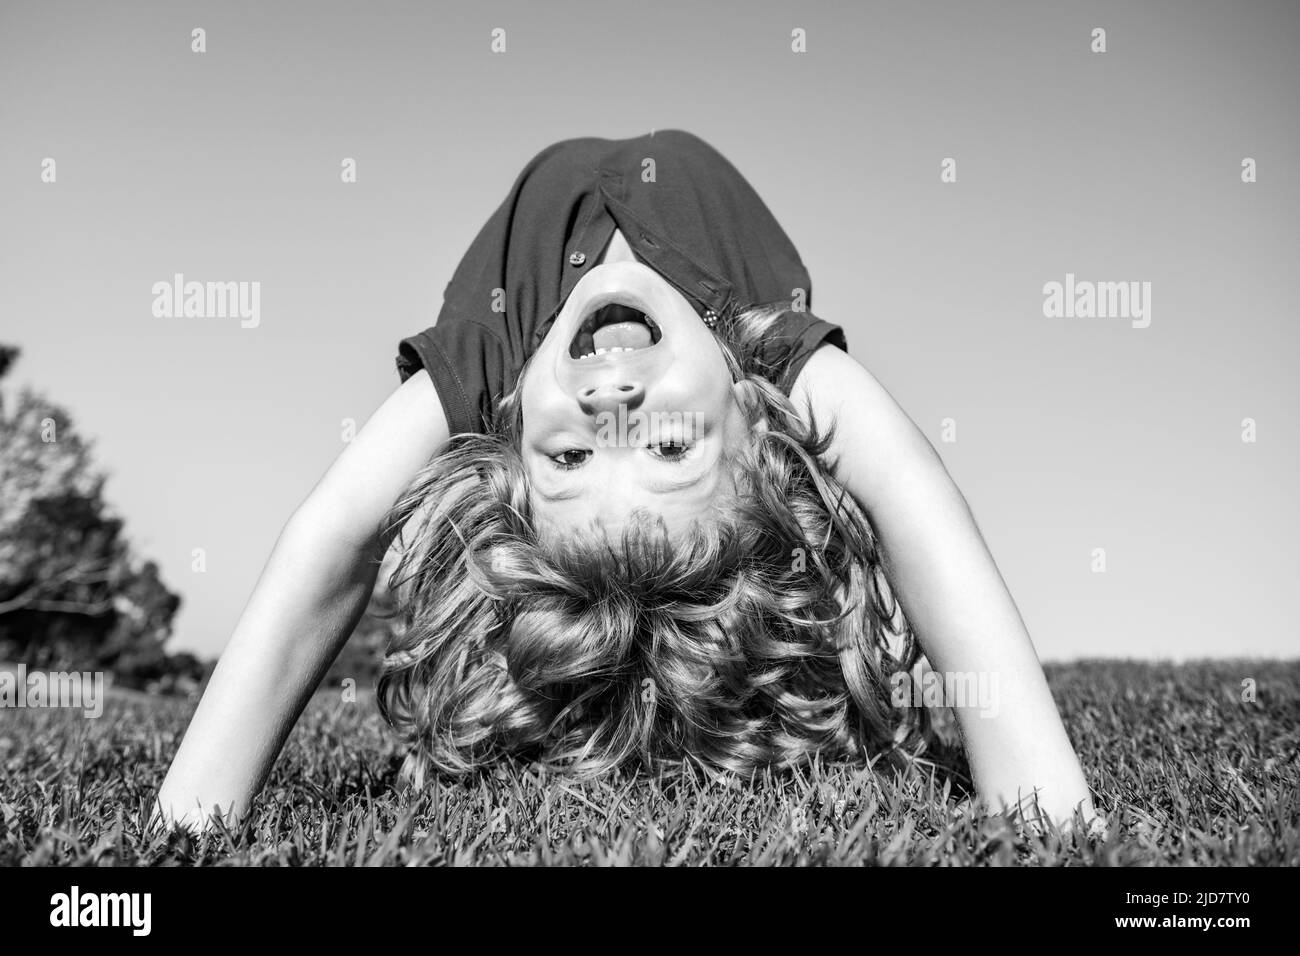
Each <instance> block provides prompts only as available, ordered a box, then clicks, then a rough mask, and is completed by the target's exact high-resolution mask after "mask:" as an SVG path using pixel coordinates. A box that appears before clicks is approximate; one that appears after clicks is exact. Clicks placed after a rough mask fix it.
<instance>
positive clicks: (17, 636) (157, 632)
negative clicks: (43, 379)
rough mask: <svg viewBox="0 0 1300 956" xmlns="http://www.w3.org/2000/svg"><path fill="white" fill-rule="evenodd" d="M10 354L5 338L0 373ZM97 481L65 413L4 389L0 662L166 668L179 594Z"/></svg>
mask: <svg viewBox="0 0 1300 956" xmlns="http://www.w3.org/2000/svg"><path fill="white" fill-rule="evenodd" d="M17 357H18V350H17V349H16V348H14V347H12V346H5V345H0V378H2V377H3V376H4V374H5V373H6V372H7V371H8V370H9V369H10V368H11V367H12V365H13V363H14V361H15V360H16V359H17ZM104 480H105V476H104V475H103V474H102V473H101V472H100V471H98V470H97V469H96V468H95V467H94V465H93V461H92V457H91V448H90V445H89V443H88V442H86V441H85V440H83V439H82V438H81V437H80V436H79V435H78V434H77V432H76V430H75V429H74V428H73V426H72V421H71V417H70V416H69V415H68V413H67V411H66V410H65V409H63V408H61V407H60V406H58V405H56V404H55V403H53V402H51V401H49V400H47V399H45V398H44V397H43V396H41V395H40V394H38V393H36V392H34V391H32V390H30V389H22V390H21V391H20V392H19V393H18V396H17V399H16V401H14V402H12V403H9V402H6V400H5V397H4V396H3V395H2V394H0V659H16V660H19V661H23V662H25V663H28V664H31V665H34V666H39V667H48V668H51V669H71V668H85V667H93V668H109V669H112V670H113V671H114V672H115V673H116V674H117V676H118V679H119V680H120V681H125V682H126V683H136V684H138V683H142V682H144V681H146V680H149V679H150V678H151V677H156V676H158V675H160V674H162V673H164V672H165V671H166V670H167V655H166V653H165V651H164V650H163V645H164V644H165V642H166V641H167V639H168V638H169V637H170V636H171V627H172V619H173V618H174V617H175V614H176V611H177V609H178V608H179V607H180V597H179V596H177V595H176V594H174V593H172V592H171V591H170V590H169V589H168V588H167V587H166V586H165V585H164V584H163V582H162V580H161V578H160V577H159V575H158V568H157V566H156V565H155V564H153V563H152V562H143V563H141V562H140V561H138V560H137V559H136V558H135V556H134V555H133V553H132V551H131V548H130V547H129V545H128V544H127V542H126V540H125V538H124V536H123V533H122V532H123V526H122V521H121V519H120V518H117V517H116V516H114V515H112V514H111V513H110V512H109V509H108V507H107V505H106V503H105V501H104V497H103V487H104Z"/></svg>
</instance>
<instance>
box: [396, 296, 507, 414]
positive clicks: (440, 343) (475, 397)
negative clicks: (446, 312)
mask: <svg viewBox="0 0 1300 956" xmlns="http://www.w3.org/2000/svg"><path fill="white" fill-rule="evenodd" d="M509 367H510V366H509V363H508V361H507V352H506V348H505V345H504V343H503V342H502V341H501V339H500V337H499V336H498V335H497V334H496V333H494V332H493V331H492V330H491V329H488V328H486V327H485V326H483V325H481V324H480V323H478V322H475V321H473V320H462V321H458V322H456V321H452V322H448V321H446V320H445V319H444V320H443V321H442V322H440V323H439V324H438V325H435V326H432V327H431V328H428V329H425V330H424V331H423V332H420V333H418V334H417V335H412V336H410V337H408V338H405V339H402V341H401V342H400V343H399V344H398V347H397V372H398V374H399V375H400V376H401V379H402V381H403V382H405V381H406V380H407V379H408V378H410V377H411V376H412V375H414V374H415V373H416V372H418V371H419V370H420V369H424V370H425V371H427V372H428V373H429V378H430V379H432V381H433V386H434V389H435V390H436V391H437V393H438V399H439V400H440V401H441V402H442V409H443V411H444V412H445V413H446V415H447V425H448V428H449V429H450V433H451V434H453V435H458V434H463V433H466V432H471V433H482V432H485V431H487V429H488V423H489V422H491V420H492V415H493V413H494V410H495V409H496V406H497V403H498V402H499V401H500V400H501V398H502V396H503V395H504V394H505V393H506V392H507V391H508V390H509V389H510V388H513V387H514V382H511V381H508V378H509V371H508V369H509Z"/></svg>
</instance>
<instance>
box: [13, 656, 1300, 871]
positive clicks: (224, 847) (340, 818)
mask: <svg viewBox="0 0 1300 956" xmlns="http://www.w3.org/2000/svg"><path fill="white" fill-rule="evenodd" d="M1048 676H1049V679H1050V681H1051V684H1052V688H1053V691H1054V692H1055V694H1056V698H1057V702H1058V703H1059V705H1060V707H1061V710H1062V713H1063V715H1064V717H1065V722H1066V726H1067V728H1068V729H1069V732H1070V737H1071V739H1072V740H1073V741H1074V743H1075V746H1076V748H1077V749H1078V751H1079V756H1080V758H1081V759H1082V761H1083V765H1084V769H1085V772H1086V773H1087V775H1088V779H1089V783H1090V785H1091V786H1092V788H1093V792H1094V793H1095V794H1096V796H1097V801H1098V805H1099V807H1100V808H1101V809H1102V810H1103V812H1105V813H1106V815H1107V817H1108V820H1109V832H1108V835H1107V836H1106V837H1105V838H1104V839H1103V838H1098V837H1082V836H1079V837H1076V836H1066V837H1061V836H1059V835H1056V834H1051V835H1046V836H1039V835H1036V834H1034V833H1032V832H1028V833H1026V832H1021V831H1020V828H1018V827H1016V826H1015V825H1014V824H1012V823H1011V822H1009V821H1006V820H1004V819H1001V818H989V819H972V818H970V817H964V816H959V815H954V813H953V811H952V809H951V808H952V807H953V806H955V804H956V802H957V797H958V796H959V795H960V791H961V790H962V786H963V783H962V780H961V779H960V778H959V777H956V776H950V775H949V774H950V773H951V772H950V771H938V770H935V769H934V768H933V767H930V768H926V767H917V768H916V769H915V770H914V771H911V772H908V773H893V772H890V773H889V774H888V775H878V774H876V773H874V772H872V771H871V770H869V769H867V768H863V767H853V766H842V765H833V766H825V767H814V768H810V769H808V770H806V771H804V772H801V773H791V774H785V775H772V774H767V775H760V776H757V777H755V778H754V779H743V780H738V779H730V780H728V779H708V778H706V777H705V776H704V775H702V774H701V773H699V772H698V771H694V772H692V771H685V772H681V773H674V774H671V775H664V776H661V777H659V778H650V777H647V776H645V775H628V776H621V777H616V778H606V779H601V780H597V781H594V782H582V783H575V782H571V781H566V780H564V779H563V778H560V777H557V776H554V775H545V774H541V773H539V772H538V771H536V770H534V769H532V768H529V767H527V766H524V765H508V766H506V765H503V766H500V767H497V768H496V769H494V770H491V771H488V772H486V773H484V774H483V775H482V776H480V777H478V778H476V779H473V780H470V781H461V782H458V781H437V782H435V783H434V784H431V785H430V786H429V787H428V788H427V789H426V790H425V791H423V792H419V793H412V792H409V791H408V792H403V791H402V790H401V788H400V786H399V783H398V772H397V771H398V767H399V766H400V762H401V754H400V753H399V751H398V750H397V748H396V747H395V746H394V742H393V741H392V739H391V737H390V736H389V734H388V733H387V730H386V728H385V726H384V725H383V723H382V722H381V721H380V719H379V717H378V716H377V714H376V713H375V711H374V707H373V704H372V703H370V702H369V701H368V700H366V701H365V702H363V703H358V704H350V705H349V704H343V703H340V702H339V701H338V700H337V698H335V697H332V696H330V695H328V694H323V695H321V696H319V697H318V698H317V699H316V700H315V701H314V702H313V704H312V705H311V707H310V708H309V710H308V713H307V715H306V716H305V717H304V719H303V720H302V722H301V723H300V724H299V726H298V727H297V729H296V730H295V731H294V734H293V736H292V738H291V739H290V742H289V745H288V747H287V748H286V751H285V754H284V756H283V757H282V758H281V760H280V762H279V763H278V764H277V765H276V769H275V772H274V774H273V776H272V778H271V781H270V783H269V784H268V787H267V789H266V791H265V793H264V794H263V797H262V799H261V801H260V803H259V804H258V811H257V813H256V814H255V815H254V816H253V818H251V819H250V821H249V823H248V826H247V827H246V828H245V829H244V830H242V831H241V832H238V833H213V834H211V835H207V836H204V837H201V838H197V839H196V838H191V837H189V836H187V835H185V834H181V833H176V834H170V835H167V834H159V833H142V827H141V823H142V821H143V820H144V819H145V817H146V816H147V813H146V810H147V808H148V805H149V801H150V798H151V795H152V794H153V792H154V790H155V789H156V788H157V786H158V784H159V783H160V782H161V780H162V778H163V775H164V774H165V772H166V769H167V765H168V762H169V760H170V758H171V756H172V754H173V753H174V751H175V749H176V745H177V743H178V741H179V738H180V735H181V733H182V731H183V729H184V727H185V722H186V719H187V717H188V715H189V712H190V707H189V705H185V704H181V703H179V702H176V701H168V700H154V699H150V698H143V697H139V696H131V697H126V696H119V697H114V698H113V699H111V700H110V701H109V704H108V707H107V709H106V711H105V713H104V716H103V717H102V718H100V719H98V720H87V719H84V718H82V717H81V716H79V714H78V713H75V712H65V711H36V710H21V711H17V710H0V865H17V864H36V865H50V864H80V865H93V864H99V865H109V864H151V865H152V864H176V863H200V864H218V863H220V864H242V865H259V864H270V865H285V864H289V865H293V864H359V863H367V864H411V863H415V864H531V863H544V864H592V865H599V864H661V863H668V864H687V865H694V864H712V865H735V864H920V865H935V864H957V865H968V864H975V865H1001V864H1011V863H1028V864H1038V865H1044V864H1050V865H1056V864H1090V863H1105V864H1138V865H1145V864H1238V865H1241V864H1249V865H1274V866H1276V865H1289V866H1294V865H1297V864H1298V863H1300V837H1298V836H1297V833H1298V832H1300V831H1298V830H1297V823H1298V818H1300V799H1298V798H1297V778H1298V773H1297V752H1298V750H1300V662H1258V661H1255V662H1213V663H1194V664H1186V665H1169V664H1146V663H1133V662H1089V663H1080V664H1071V665H1062V666H1054V667H1049V668H1048ZM1245 678H1253V679H1254V680H1255V682H1256V695H1257V700H1256V702H1254V703H1247V702H1243V701H1242V699H1241V698H1242V680H1243V679H1245Z"/></svg>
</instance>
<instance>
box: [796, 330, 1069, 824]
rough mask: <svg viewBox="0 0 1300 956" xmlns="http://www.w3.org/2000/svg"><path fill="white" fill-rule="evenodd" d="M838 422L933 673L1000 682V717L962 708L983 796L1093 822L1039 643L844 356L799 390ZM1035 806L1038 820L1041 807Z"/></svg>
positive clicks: (843, 447)
mask: <svg viewBox="0 0 1300 956" xmlns="http://www.w3.org/2000/svg"><path fill="white" fill-rule="evenodd" d="M794 394H795V397H796V401H802V402H808V403H809V407H810V408H811V409H812V411H813V413H814V414H815V415H816V417H817V420H818V421H819V422H820V423H822V424H823V425H824V424H825V423H827V422H830V421H832V420H833V421H835V422H836V425H837V428H836V436H835V440H834V447H833V448H832V454H833V455H834V456H835V457H836V458H837V459H838V464H837V469H838V474H837V477H838V478H839V479H840V480H841V481H842V482H844V484H845V486H846V487H847V488H848V489H849V492H850V493H851V494H852V495H853V496H854V498H855V499H856V500H857V501H858V502H859V503H861V505H862V507H863V508H864V509H865V510H866V511H867V513H868V515H869V516H870V518H871V522H872V525H873V527H874V528H875V529H876V532H877V533H878V535H879V537H880V540H881V544H882V545H883V550H884V553H885V561H886V565H887V569H888V572H889V577H890V581H891V583H893V585H894V586H895V588H896V589H897V592H898V597H899V600H900V602H901V603H902V605H903V610H904V613H906V615H907V617H908V620H909V621H910V623H911V624H912V627H913V629H914V631H915V633H916V635H917V637H918V638H919V639H920V641H921V645H922V647H923V649H924V650H925V652H926V657H927V658H928V659H929V661H930V663H931V665H932V666H933V667H934V668H935V669H936V670H938V671H942V672H963V673H964V672H975V673H979V672H984V673H986V674H989V675H996V678H997V684H996V688H997V701H996V704H997V706H996V712H995V713H987V714H984V715H982V714H981V710H980V709H977V708H972V707H963V708H957V720H958V726H959V727H960V729H961V732H962V737H963V739H964V740H965V744H966V750H967V755H968V757H969V759H970V763H971V770H972V772H973V774H974V777H975V786H976V789H977V790H978V792H979V795H980V796H981V797H982V798H983V799H984V800H985V801H986V802H987V803H989V804H991V805H993V807H994V809H997V807H998V805H1006V806H1015V805H1017V804H1018V803H1021V802H1022V801H1026V800H1027V798H1029V797H1031V795H1032V794H1033V792H1034V790H1035V789H1037V790H1038V805H1039V807H1040V808H1041V809H1042V810H1043V811H1045V812H1047V813H1048V814H1050V815H1051V816H1052V817H1053V818H1055V819H1056V820H1057V821H1058V822H1066V821H1069V819H1070V817H1071V815H1072V813H1073V812H1074V810H1075V808H1076V807H1079V806H1082V808H1083V811H1084V814H1085V816H1086V817H1092V816H1093V812H1094V811H1093V809H1092V803H1091V798H1090V797H1089V794H1088V788H1087V785H1086V783H1085V782H1084V778H1083V773H1082V771H1081V769H1080V767H1079V760H1078V758H1077V757H1076V756H1075V753H1074V750H1073V748H1072V747H1071V746H1070V741H1069V738H1068V737H1067V736H1066V733H1065V728H1064V726H1063V725H1062V723H1061V718H1060V715H1059V713H1058V712H1057V710H1056V704H1055V702H1054V701H1053V700H1052V694H1051V691H1050V690H1049V689H1048V686H1047V680H1046V678H1045V677H1044V676H1043V670H1042V666H1041V665H1040V664H1039V661H1038V657H1037V655H1036V654H1035V652H1034V646H1033V643H1032V642H1031V640H1030V638H1029V632H1028V630H1027V629H1026V628H1025V624H1024V621H1023V620H1021V617H1020V612H1019V611H1018V610H1017V609H1016V605H1015V602H1014V601H1013V600H1012V598H1011V594H1010V592H1009V591H1008V590H1007V586H1006V584H1005V583H1004V582H1003V580H1002V575H1001V574H1000V573H999V571H998V568H997V565H996V564H995V563H994V561H993V557H992V555H991V554H990V553H989V550H988V547H987V546H986V545H985V543H984V539H983V538H982V537H981V535H980V533H979V529H978V528H977V527H976V525H975V519H974V518H973V517H972V515H971V512H970V509H969V507H968V506H967V504H966V500H965V498H963V497H962V494H961V492H960V491H959V490H958V489H957V486H956V485H955V484H954V483H953V481H952V479H951V478H950V477H949V476H948V472H947V470H946V469H945V468H944V466H943V463H942V461H940V459H939V456H938V454H937V453H936V452H935V450H934V447H933V446H932V445H931V444H930V442H929V441H928V440H927V439H926V438H925V436H924V435H923V434H922V433H921V432H920V430H919V429H917V427H916V425H915V424H914V423H913V422H912V420H911V419H910V418H908V416H907V415H906V413H904V412H903V410H902V409H901V408H899V406H898V404H897V403H896V402H895V401H894V400H893V398H892V397H891V396H890V395H889V393H888V392H886V391H885V389H884V387H883V386H881V384H880V383H879V382H878V381H876V379H875V378H874V377H873V376H872V375H871V373H870V372H868V371H867V370H866V369H865V368H863V367H862V366H861V365H860V364H859V363H858V362H857V361H856V360H854V359H853V358H851V357H849V356H848V355H847V354H845V353H844V352H842V351H840V350H839V349H836V348H830V347H824V348H822V349H819V350H818V351H817V352H816V353H815V354H814V355H813V357H812V358H811V359H810V360H809V362H808V364H807V365H806V366H805V367H804V370H803V372H802V373H801V374H800V376H799V379H798V381H797V382H796V386H795V393H794ZM1024 805H1026V806H1027V808H1029V809H1030V810H1032V803H1028V802H1026V803H1025V804H1024Z"/></svg>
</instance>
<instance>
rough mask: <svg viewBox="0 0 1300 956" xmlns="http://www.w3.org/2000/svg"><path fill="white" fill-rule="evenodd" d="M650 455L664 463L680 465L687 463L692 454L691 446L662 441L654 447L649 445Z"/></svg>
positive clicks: (677, 442)
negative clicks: (683, 462)
mask: <svg viewBox="0 0 1300 956" xmlns="http://www.w3.org/2000/svg"><path fill="white" fill-rule="evenodd" d="M646 447H647V448H649V449H650V454H651V455H653V456H654V457H655V458H658V459H661V460H662V461H667V462H671V463H672V464H674V465H675V464H678V463H680V462H682V461H685V460H686V458H687V456H688V455H690V453H691V446H690V445H687V444H685V443H684V442H679V441H661V442H658V443H656V444H653V445H647V446H646Z"/></svg>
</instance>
